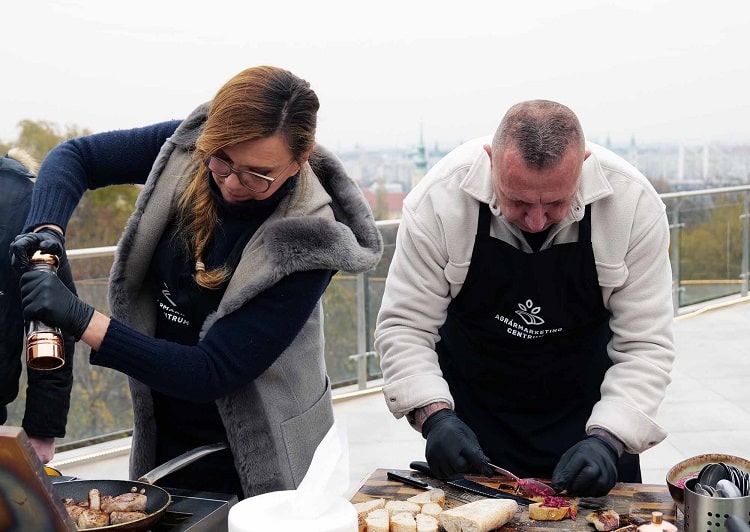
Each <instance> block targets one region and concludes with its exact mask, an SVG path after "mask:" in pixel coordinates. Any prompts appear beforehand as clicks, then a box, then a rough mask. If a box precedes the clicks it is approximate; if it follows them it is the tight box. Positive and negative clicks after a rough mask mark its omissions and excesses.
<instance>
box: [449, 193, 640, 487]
mask: <svg viewBox="0 0 750 532" xmlns="http://www.w3.org/2000/svg"><path fill="white" fill-rule="evenodd" d="M491 218H492V213H491V212H490V209H489V206H488V205H487V204H481V205H480V208H479V222H478V227H477V235H476V240H475V242H474V249H473V251H472V258H471V265H470V266H469V270H468V272H467V276H466V280H465V282H464V285H463V287H462V289H461V291H460V292H459V294H458V296H457V297H456V298H455V299H454V300H453V301H452V302H451V303H450V305H449V306H448V315H447V318H446V321H445V323H444V324H443V326H442V327H441V328H440V331H439V333H440V338H441V339H440V341H439V342H438V344H437V346H436V351H437V353H438V357H439V360H440V367H441V369H442V371H443V374H444V377H445V379H446V381H447V382H448V384H449V386H450V390H451V394H452V395H453V398H454V401H455V408H456V414H457V415H458V417H459V418H460V419H461V420H463V421H464V422H465V423H466V424H467V425H469V426H470V427H471V428H472V429H473V430H474V432H475V433H476V435H477V437H478V438H479V443H480V444H481V446H482V449H483V450H484V452H485V453H486V454H487V456H489V457H490V459H491V460H492V461H493V463H496V464H497V465H500V466H502V467H506V468H508V469H510V470H511V471H513V472H514V473H516V474H517V475H520V476H529V477H538V478H550V477H551V476H552V472H553V470H554V468H555V465H556V464H557V462H558V460H559V459H560V457H561V456H562V454H563V453H564V452H565V451H566V450H567V449H568V448H570V447H571V446H572V445H574V444H575V443H577V442H579V441H580V440H582V439H583V438H585V437H586V433H585V426H586V421H587V420H588V418H589V416H590V415H591V410H592V407H593V406H594V404H595V403H596V402H597V401H599V399H600V397H601V395H600V390H599V387H600V385H601V383H602V380H603V378H604V373H605V372H606V371H607V369H608V368H609V367H610V366H611V365H612V362H611V360H610V359H609V356H608V355H607V343H608V342H609V340H610V338H611V337H612V331H611V330H610V328H609V318H610V313H609V311H607V309H605V308H604V304H603V303H602V296H601V288H600V287H599V279H598V276H597V273H596V265H595V262H594V252H593V249H592V246H591V206H590V205H588V206H587V207H586V214H585V216H584V218H583V220H582V221H581V222H580V223H579V229H578V231H579V234H578V242H570V243H565V244H558V245H554V246H551V247H550V248H548V249H546V250H543V251H539V252H536V253H525V252H523V251H521V250H519V249H516V248H514V247H513V246H512V245H510V244H508V243H506V242H503V241H502V240H499V239H496V238H493V237H491V236H490V221H491ZM618 479H619V481H620V482H640V481H641V477H640V466H639V463H638V457H637V455H628V454H626V455H624V456H623V458H622V459H621V460H620V464H619V477H618Z"/></svg>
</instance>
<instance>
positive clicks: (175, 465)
mask: <svg viewBox="0 0 750 532" xmlns="http://www.w3.org/2000/svg"><path fill="white" fill-rule="evenodd" d="M228 448H229V445H228V444H227V443H224V442H222V443H212V444H211V445H204V446H202V447H196V448H195V449H191V450H189V451H187V452H185V453H182V454H181V455H180V456H177V457H175V458H172V459H171V460H169V461H168V462H165V463H163V464H162V465H160V466H157V467H155V468H154V469H152V470H151V471H149V472H148V473H146V474H144V475H143V476H141V477H139V478H138V481H139V482H145V483H146V484H153V483H154V482H156V481H157V480H159V479H160V478H163V477H166V476H167V475H169V474H170V473H173V472H175V471H177V470H179V469H182V468H183V467H185V466H186V465H189V464H192V463H193V462H195V461H196V460H199V459H201V458H203V457H204V456H206V455H207V454H211V453H215V452H216V451H221V450H224V449H228Z"/></svg>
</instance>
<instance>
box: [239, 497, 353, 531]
mask: <svg viewBox="0 0 750 532" xmlns="http://www.w3.org/2000/svg"><path fill="white" fill-rule="evenodd" d="M296 495H297V493H296V491H295V490H286V491H272V492H270V493H264V494H263V495H258V496H256V497H250V498H248V499H244V500H242V501H240V502H238V503H237V504H235V505H234V506H232V507H231V508H230V509H229V532H251V531H252V532H257V531H259V530H269V531H270V530H273V531H274V532H300V530H315V531H316V532H357V530H358V526H357V511H356V510H355V509H354V506H353V505H352V503H351V502H349V501H348V500H347V499H345V498H343V497H336V498H335V499H332V500H329V501H327V502H330V503H332V504H331V506H330V507H328V508H327V510H326V511H325V512H324V513H323V514H322V515H318V516H305V515H297V513H296V512H295V509H294V499H295V496H296Z"/></svg>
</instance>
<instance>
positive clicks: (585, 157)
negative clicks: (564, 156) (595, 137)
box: [583, 150, 591, 161]
mask: <svg viewBox="0 0 750 532" xmlns="http://www.w3.org/2000/svg"><path fill="white" fill-rule="evenodd" d="M589 155H591V150H586V151H585V152H583V160H584V161H585V160H586V159H588V158H589Z"/></svg>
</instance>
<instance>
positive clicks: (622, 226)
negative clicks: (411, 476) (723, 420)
mask: <svg viewBox="0 0 750 532" xmlns="http://www.w3.org/2000/svg"><path fill="white" fill-rule="evenodd" d="M489 141H490V139H489V138H487V139H477V140H474V141H470V142H468V143H466V144H464V145H462V146H460V147H458V148H457V149H455V150H454V151H453V152H452V153H450V154H448V155H447V156H446V157H445V158H444V159H443V160H442V161H440V162H439V163H437V164H436V165H435V167H434V168H433V169H432V170H430V172H429V173H428V174H427V175H426V176H425V177H424V179H423V180H422V182H420V184H419V185H418V186H417V187H416V188H415V189H414V190H413V191H412V192H411V193H410V194H409V196H408V197H407V198H406V201H405V203H404V209H403V217H402V220H401V224H400V227H399V232H398V238H397V242H396V250H395V252H394V256H393V262H392V263H391V267H390V272H389V274H388V279H387V281H386V286H385V293H384V296H383V303H382V307H381V309H380V313H379V315H378V322H377V327H376V330H375V348H376V350H377V352H378V353H379V355H380V357H381V365H382V369H383V377H384V380H385V386H384V394H385V398H386V402H387V404H388V406H389V408H390V410H391V412H392V413H393V414H394V415H395V416H396V417H402V416H406V417H407V419H408V420H409V422H410V423H411V424H412V426H413V427H414V428H415V429H417V430H421V432H422V435H423V436H424V437H425V439H426V448H425V454H426V457H427V461H428V463H429V464H430V467H431V469H432V470H433V472H434V473H435V474H436V475H438V476H440V477H443V478H447V477H451V476H454V475H457V474H461V473H465V472H469V471H475V472H481V473H485V474H489V473H490V471H491V470H489V469H488V467H487V465H486V464H487V461H488V459H489V460H490V461H491V462H493V463H495V464H497V465H499V466H501V467H505V468H507V469H510V470H511V471H513V472H515V473H516V474H517V475H519V476H531V477H541V478H551V479H552V486H553V487H554V488H555V489H556V490H558V491H562V490H567V493H568V494H570V495H580V496H599V495H604V494H606V493H607V492H608V491H609V490H610V489H611V488H612V486H614V484H615V483H616V482H617V481H618V480H619V481H620V482H640V481H641V475H640V466H639V463H638V456H637V455H638V453H640V452H642V451H644V450H646V449H648V448H650V447H652V446H654V445H656V444H657V443H659V442H660V441H662V440H663V439H664V438H665V437H666V433H665V432H664V430H663V429H662V428H661V427H659V426H658V425H657V424H656V423H655V421H654V417H655V415H656V411H657V409H658V406H659V404H660V403H661V401H662V399H663V397H664V393H665V389H666V387H667V385H668V384H669V382H670V371H671V368H672V362H673V359H674V346H673V339H672V317H673V316H672V300H671V268H670V264H669V257H668V247H669V228H668V223H667V218H666V213H665V208H664V205H663V203H662V202H661V201H660V199H659V197H658V195H657V193H656V191H655V190H654V189H653V187H652V186H651V185H650V184H649V182H648V180H647V179H646V178H645V177H644V176H643V175H642V174H640V173H639V172H638V171H637V170H636V169H635V168H633V167H632V166H631V165H629V164H628V163H627V162H625V161H624V160H622V159H621V158H620V157H618V156H616V155H615V154H613V153H611V152H609V151H607V150H605V149H604V148H602V147H599V146H596V145H594V144H591V143H586V142H585V139H584V135H583V130H582V128H581V125H580V123H579V121H578V118H577V117H576V115H575V114H574V113H573V112H572V111H571V110H570V109H568V108H567V107H565V106H563V105H561V104H558V103H555V102H550V101H545V100H534V101H526V102H521V103H519V104H517V105H515V106H513V107H511V109H510V110H509V111H508V112H507V114H506V115H505V117H504V118H503V120H502V122H501V123H500V126H499V127H498V129H497V132H496V133H495V135H494V138H492V140H491V144H488V142H489Z"/></svg>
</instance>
